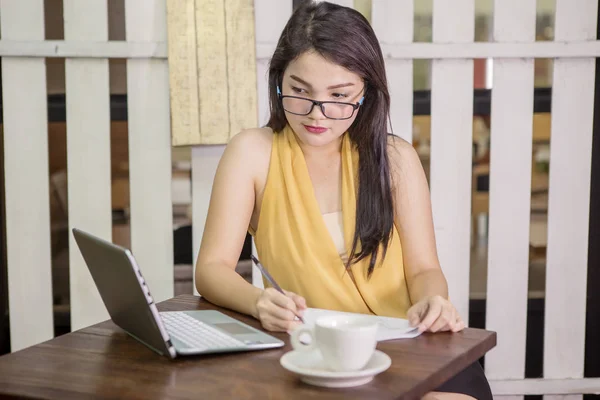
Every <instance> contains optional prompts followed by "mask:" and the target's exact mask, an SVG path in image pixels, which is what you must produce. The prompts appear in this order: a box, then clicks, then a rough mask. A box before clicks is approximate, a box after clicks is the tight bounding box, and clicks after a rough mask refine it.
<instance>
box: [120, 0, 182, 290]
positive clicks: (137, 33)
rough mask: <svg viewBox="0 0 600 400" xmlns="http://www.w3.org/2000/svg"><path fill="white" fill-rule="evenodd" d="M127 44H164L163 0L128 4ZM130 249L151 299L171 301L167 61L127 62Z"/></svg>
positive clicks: (171, 229)
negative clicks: (150, 292) (146, 284)
mask: <svg viewBox="0 0 600 400" xmlns="http://www.w3.org/2000/svg"><path fill="white" fill-rule="evenodd" d="M125 15H126V23H125V31H126V37H127V40H128V41H131V42H152V41H165V40H166V38H167V15H166V4H165V1H163V0H126V1H125ZM127 103H128V104H127V111H128V128H129V182H130V183H129V186H130V207H131V249H132V252H133V254H134V256H135V258H136V260H137V261H138V263H139V265H140V268H141V270H142V273H143V274H144V279H145V280H146V282H147V283H148V286H149V287H150V290H151V291H152V297H153V298H154V301H163V300H167V299H169V298H171V297H173V290H174V287H173V208H172V202H171V171H172V167H171V130H170V111H169V71H168V65H167V61H166V60H127Z"/></svg>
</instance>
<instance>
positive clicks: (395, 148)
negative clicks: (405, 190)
mask: <svg viewBox="0 0 600 400" xmlns="http://www.w3.org/2000/svg"><path fill="white" fill-rule="evenodd" d="M387 144H388V159H389V161H390V168H391V170H392V171H394V172H396V173H398V172H400V171H403V170H404V171H406V169H407V168H409V169H410V168H415V167H421V160H420V159H419V155H418V153H417V151H416V150H415V148H414V147H413V145H412V144H411V143H409V142H408V141H406V140H405V139H403V138H401V137H400V136H396V135H393V134H389V135H388V141H387Z"/></svg>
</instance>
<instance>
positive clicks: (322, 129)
mask: <svg viewBox="0 0 600 400" xmlns="http://www.w3.org/2000/svg"><path fill="white" fill-rule="evenodd" d="M303 126H304V128H305V129H306V130H307V131H309V132H310V133H316V134H319V133H323V132H326V131H327V128H325V127H322V126H312V125H303Z"/></svg>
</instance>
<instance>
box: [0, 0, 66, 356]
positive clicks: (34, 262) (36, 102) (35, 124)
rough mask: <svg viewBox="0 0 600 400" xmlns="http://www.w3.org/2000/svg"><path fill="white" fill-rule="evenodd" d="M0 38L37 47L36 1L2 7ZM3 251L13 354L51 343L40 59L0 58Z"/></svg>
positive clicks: (39, 8)
mask: <svg viewBox="0 0 600 400" xmlns="http://www.w3.org/2000/svg"><path fill="white" fill-rule="evenodd" d="M0 8H1V9H2V13H1V14H0V26H1V29H2V31H1V34H2V38H3V39H11V40H43V38H44V3H43V1H42V0H28V1H20V2H15V1H12V0H1V1H0ZM2 96H3V112H4V115H3V117H4V120H3V130H4V157H5V159H4V169H5V194H6V197H5V200H6V204H5V207H6V208H5V211H6V235H7V237H6V246H7V248H6V250H7V255H6V257H7V264H8V304H9V313H10V341H11V349H12V351H17V350H21V349H23V348H25V347H28V346H31V345H34V344H37V343H40V342H42V341H45V340H48V339H51V338H52V337H53V336H54V326H53V321H52V319H53V318H52V276H51V251H50V200H49V195H48V194H49V187H48V185H49V184H48V123H47V120H48V116H47V97H46V65H45V62H44V60H43V59H18V58H11V57H3V58H2Z"/></svg>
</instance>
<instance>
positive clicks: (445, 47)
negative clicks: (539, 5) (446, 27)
mask: <svg viewBox="0 0 600 400" xmlns="http://www.w3.org/2000/svg"><path fill="white" fill-rule="evenodd" d="M376 1H377V2H378V1H379V0H376ZM274 49H275V43H273V42H271V43H257V45H256V55H257V57H258V58H259V59H266V58H269V57H270V56H271V54H273V50H274ZM382 51H383V54H384V57H385V58H386V59H390V58H391V59H398V60H413V59H426V60H431V59H451V60H462V59H473V58H519V57H525V58H554V57H562V58H580V57H591V56H593V57H598V56H600V42H598V41H587V42H586V41H580V40H577V41H564V40H563V41H559V42H550V41H547V42H536V43H493V42H476V43H398V44H394V45H388V44H383V45H382Z"/></svg>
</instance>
